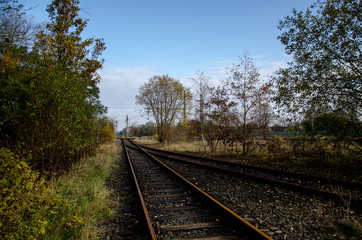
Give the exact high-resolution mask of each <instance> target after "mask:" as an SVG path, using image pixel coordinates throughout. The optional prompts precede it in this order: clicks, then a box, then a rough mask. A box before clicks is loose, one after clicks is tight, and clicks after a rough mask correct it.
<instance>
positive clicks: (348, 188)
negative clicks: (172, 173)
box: [131, 141, 362, 211]
mask: <svg viewBox="0 0 362 240" xmlns="http://www.w3.org/2000/svg"><path fill="white" fill-rule="evenodd" d="M131 142H132V141H131ZM132 144H134V146H138V145H137V144H135V143H134V142H132ZM142 147H143V148H144V149H146V150H147V151H148V152H149V153H151V154H152V155H154V156H158V157H160V158H164V159H168V160H171V161H174V162H182V163H187V164H192V165H195V166H199V167H202V168H210V169H213V170H217V171H221V172H224V173H227V174H229V175H233V176H237V177H242V178H247V179H252V180H254V181H257V182H262V183H268V184H273V185H276V186H279V187H283V188H287V189H291V190H293V191H298V192H301V193H303V194H310V195H313V196H318V197H322V198H326V199H330V200H333V201H335V202H338V203H343V204H344V203H345V201H348V202H349V204H350V206H351V207H352V208H353V209H355V210H356V211H360V210H361V207H362V197H361V196H362V184H360V183H357V182H348V181H343V180H338V179H328V178H321V177H317V176H312V175H306V174H300V173H295V172H288V171H284V170H277V169H271V168H263V167H258V166H252V165H246V164H240V163H233V162H227V161H221V160H216V159H210V158H201V157H197V156H192V155H187V154H181V153H174V152H168V151H164V150H159V149H155V148H150V147H146V146H142Z"/></svg>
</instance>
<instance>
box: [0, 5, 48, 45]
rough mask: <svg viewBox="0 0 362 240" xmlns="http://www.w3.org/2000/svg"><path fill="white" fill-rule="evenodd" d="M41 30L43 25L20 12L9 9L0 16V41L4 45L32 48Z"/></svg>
mask: <svg viewBox="0 0 362 240" xmlns="http://www.w3.org/2000/svg"><path fill="white" fill-rule="evenodd" d="M41 29H42V25H41V24H37V23H35V22H34V20H33V19H31V18H29V17H28V16H27V15H25V14H24V13H19V11H16V10H13V9H9V10H7V11H5V12H4V13H3V14H0V41H1V42H3V43H7V44H16V45H19V46H31V45H32V44H33V42H34V40H35V35H36V33H37V32H39V31H40V30H41Z"/></svg>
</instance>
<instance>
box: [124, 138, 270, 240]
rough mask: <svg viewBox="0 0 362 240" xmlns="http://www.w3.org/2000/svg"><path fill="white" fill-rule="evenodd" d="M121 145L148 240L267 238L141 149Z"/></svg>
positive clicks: (267, 237)
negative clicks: (145, 225)
mask: <svg viewBox="0 0 362 240" xmlns="http://www.w3.org/2000/svg"><path fill="white" fill-rule="evenodd" d="M125 142H126V140H123V139H122V143H123V147H124V149H125V152H126V156H127V159H128V162H129V166H130V169H131V172H132V175H133V179H134V182H135V186H136V189H137V193H138V196H139V201H140V204H141V205H142V209H143V212H144V216H145V222H147V226H148V232H149V237H150V239H180V238H185V237H187V238H188V239H200V238H202V239H271V238H270V237H269V236H267V235H266V234H265V233H263V232H262V231H260V230H259V229H257V228H256V227H255V226H253V225H252V224H250V223H249V222H248V221H246V220H245V219H243V218H241V217H240V216H239V215H237V214H236V213H234V212H233V211H231V210H230V209H228V208H227V207H225V206H224V205H222V204H221V203H220V202H218V201H217V200H215V199H214V198H212V197H211V196H210V195H208V194H207V193H206V192H204V191H203V190H201V189H200V188H198V187H196V186H195V185H194V184H192V183H191V182H190V181H189V180H187V179H186V178H184V177H183V176H181V175H180V174H178V173H177V172H175V171H174V170H172V169H171V168H170V167H169V166H167V165H166V164H164V163H163V162H161V161H160V160H159V159H157V158H155V157H154V156H152V155H150V154H149V153H148V152H146V151H145V150H144V149H143V148H142V147H135V146H130V145H129V144H126V143H125Z"/></svg>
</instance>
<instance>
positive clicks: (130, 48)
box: [20, 0, 314, 130]
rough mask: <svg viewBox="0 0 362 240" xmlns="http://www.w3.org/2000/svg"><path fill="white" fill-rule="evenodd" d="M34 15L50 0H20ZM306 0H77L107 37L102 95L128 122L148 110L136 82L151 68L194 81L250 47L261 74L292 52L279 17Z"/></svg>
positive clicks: (93, 32)
mask: <svg viewBox="0 0 362 240" xmlns="http://www.w3.org/2000/svg"><path fill="white" fill-rule="evenodd" d="M20 2H23V3H24V4H25V6H26V7H28V8H29V7H33V9H32V10H30V11H28V13H29V14H31V15H33V16H34V18H35V20H36V21H39V22H41V21H47V20H48V14H47V13H46V11H45V8H46V5H47V4H49V3H50V2H51V1H50V0H24V1H20ZM313 2H314V1H311V0H253V1H251V0H249V1H247V0H218V1H217V0H102V1H101V0H81V3H80V7H81V8H82V11H81V12H80V15H81V17H83V18H86V19H89V22H88V26H87V28H86V30H85V31H84V35H83V37H84V38H87V37H99V38H104V41H105V43H106V46H107V50H106V51H105V52H104V54H103V58H104V59H105V63H104V67H103V69H102V70H101V71H100V74H101V77H102V80H101V83H100V89H101V101H102V103H103V104H104V105H105V106H107V107H108V115H109V116H110V117H112V118H114V119H115V120H117V121H118V129H119V130H120V129H122V128H123V127H125V118H126V115H129V117H130V120H131V124H136V123H138V124H142V123H144V122H146V118H145V117H142V116H141V114H140V108H141V107H140V106H137V105H136V104H135V96H136V95H137V93H138V88H139V87H140V86H141V85H142V84H143V83H144V82H146V81H147V80H148V79H149V78H150V77H152V76H153V75H155V74H168V75H170V76H171V77H174V78H176V79H179V80H180V81H181V83H182V84H184V85H185V86H187V87H192V84H191V81H190V80H189V78H191V77H195V75H196V73H197V71H198V70H199V71H205V74H206V75H207V76H209V77H210V78H211V80H212V82H217V81H218V80H219V79H222V78H225V68H226V67H227V66H231V65H232V64H233V63H238V56H241V55H243V53H244V52H249V53H250V56H251V57H252V58H253V59H254V63H255V65H256V66H257V67H259V68H260V73H261V74H262V77H264V78H266V77H267V75H271V74H272V73H273V72H274V71H276V70H277V69H279V68H280V67H283V66H286V62H287V61H290V60H291V58H290V57H289V56H286V54H285V50H284V46H283V45H282V44H281V43H280V41H279V40H277V36H278V35H280V33H281V32H280V31H279V30H278V29H277V26H278V23H279V21H280V20H282V19H283V18H284V17H285V16H287V15H290V14H291V12H292V9H293V8H296V9H297V10H302V11H304V10H306V8H307V7H309V6H310V5H311V4H312V3H313Z"/></svg>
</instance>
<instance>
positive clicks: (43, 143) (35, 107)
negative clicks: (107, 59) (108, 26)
mask: <svg viewBox="0 0 362 240" xmlns="http://www.w3.org/2000/svg"><path fill="white" fill-rule="evenodd" d="M78 4H79V1H70V0H54V1H53V2H52V3H51V4H50V5H49V6H48V8H47V11H48V13H49V16H50V18H51V22H50V23H49V24H47V31H46V32H44V31H42V32H40V33H39V34H37V40H36V42H35V44H34V46H33V48H32V49H31V51H29V50H28V49H27V48H25V47H22V46H17V45H15V44H12V43H10V42H9V43H3V44H1V46H0V117H1V118H0V133H1V134H0V145H1V146H4V147H6V148H10V149H12V150H13V151H14V152H16V154H18V155H20V156H22V157H24V158H28V159H29V162H30V164H31V166H32V167H33V168H36V169H42V170H50V171H53V170H56V169H59V168H63V167H64V166H66V167H68V166H69V165H70V162H68V159H69V158H68V156H69V154H71V153H73V152H75V151H77V150H78V149H79V148H81V147H82V146H84V145H86V144H89V143H91V142H93V141H97V137H99V131H98V130H97V129H99V128H98V126H97V117H98V116H99V115H100V114H102V113H104V112H105V108H104V107H103V106H102V105H101V104H100V102H99V100H98V99H99V88H98V86H97V83H98V82H99V76H98V74H97V70H98V69H99V68H100V67H101V66H102V62H103V60H98V57H99V56H100V54H101V53H102V51H103V49H104V43H103V42H102V41H101V39H96V40H94V39H86V40H83V41H82V40H81V37H80V35H81V33H82V31H83V29H84V27H85V26H86V21H83V20H82V19H81V18H79V16H78V11H79V7H78ZM103 127H104V126H102V128H103Z"/></svg>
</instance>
